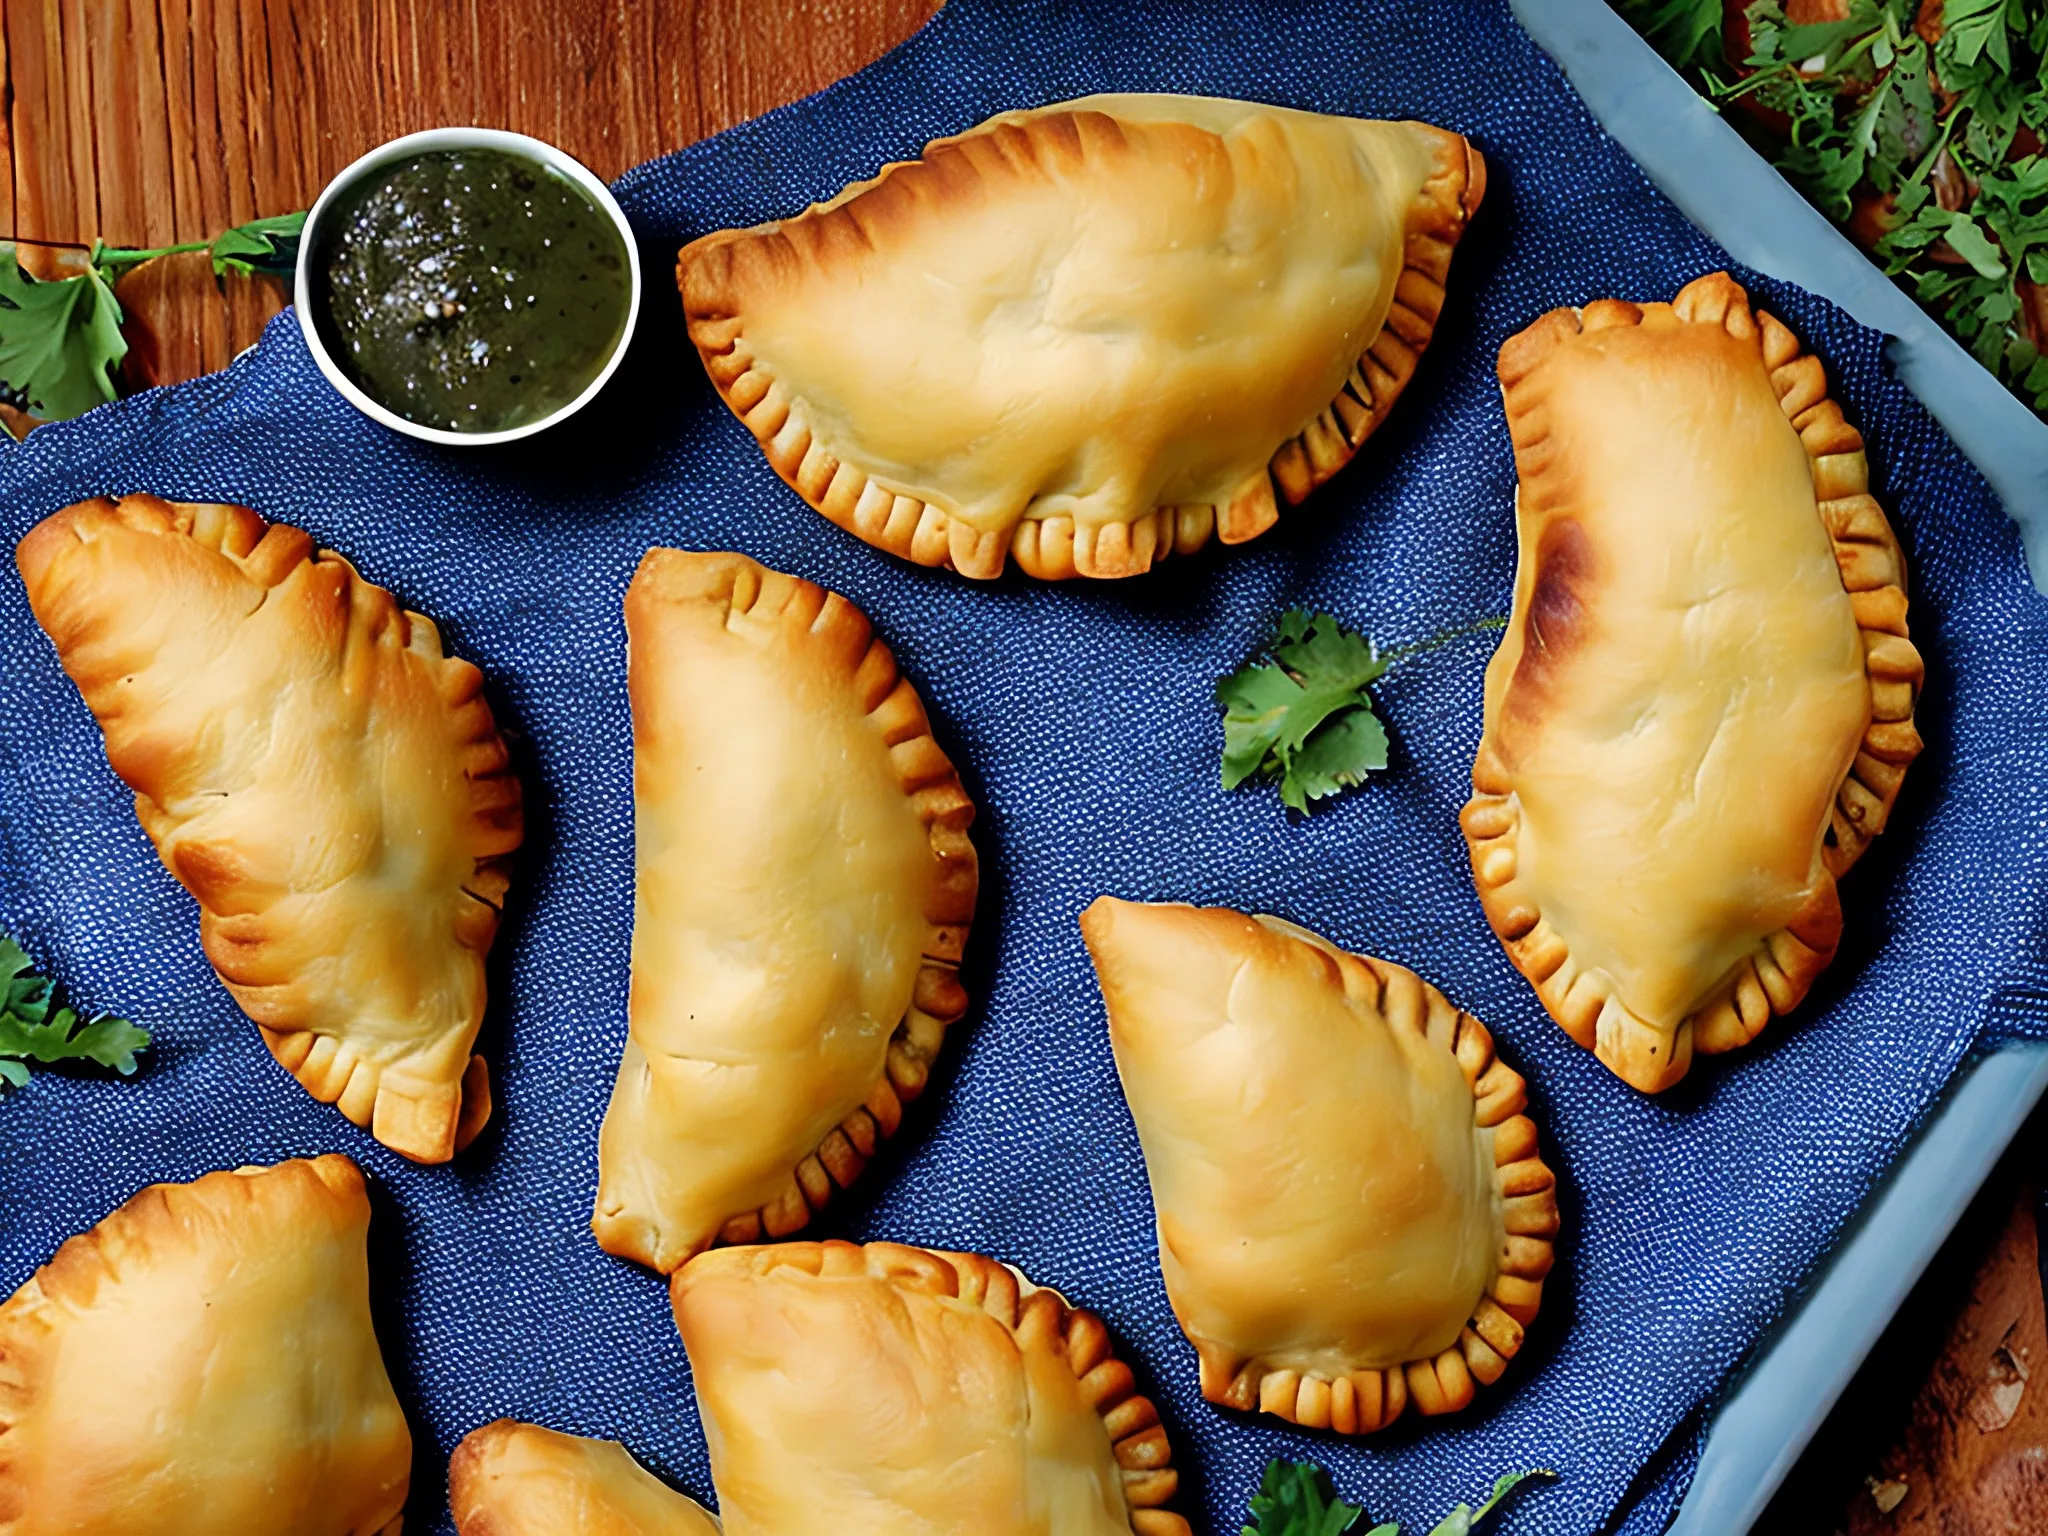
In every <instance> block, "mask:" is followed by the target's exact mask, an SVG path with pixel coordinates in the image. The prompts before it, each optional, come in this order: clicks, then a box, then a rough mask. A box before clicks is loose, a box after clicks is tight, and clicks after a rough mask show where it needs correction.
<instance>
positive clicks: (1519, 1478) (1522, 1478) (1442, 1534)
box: [1429, 1467, 1557, 1536]
mask: <svg viewBox="0 0 2048 1536" xmlns="http://www.w3.org/2000/svg"><path fill="white" fill-rule="evenodd" d="M1555 1476H1557V1474H1556V1473H1555V1472H1552V1471H1550V1470H1549V1469H1547V1468H1542V1467H1539V1468H1536V1469H1534V1470H1532V1471H1528V1472H1510V1473H1508V1474H1507V1476H1505V1477H1502V1478H1497V1479H1495V1481H1494V1485H1493V1493H1492V1495H1491V1496H1490V1497H1488V1499H1487V1501H1486V1502H1485V1503H1484V1504H1482V1505H1480V1506H1479V1507H1478V1508H1477V1509H1474V1508H1473V1507H1472V1506H1471V1505H1469V1504H1460V1505H1459V1506H1458V1507H1457V1508H1456V1509H1454V1510H1452V1511H1451V1512H1450V1513H1449V1514H1448V1515H1445V1516H1444V1517H1443V1519H1442V1520H1440V1521H1438V1522H1437V1527H1436V1529H1435V1530H1433V1531H1431V1532H1430V1533H1429V1536H1472V1527H1473V1526H1475V1525H1477V1524H1478V1523H1479V1522H1480V1521H1482V1520H1484V1519H1485V1518H1486V1517H1487V1516H1488V1515H1490V1514H1492V1513H1493V1511H1494V1510H1495V1509H1496V1508H1497V1507H1499V1504H1500V1501H1501V1500H1502V1499H1504V1498H1506V1497H1507V1496H1508V1495H1509V1494H1510V1493H1512V1492H1513V1491H1514V1490H1515V1489H1516V1488H1517V1487H1519V1486H1520V1485H1521V1484H1522V1483H1524V1482H1526V1481H1527V1480H1528V1479H1529V1478H1532V1477H1555Z"/></svg>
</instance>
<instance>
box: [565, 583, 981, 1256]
mask: <svg viewBox="0 0 2048 1536" xmlns="http://www.w3.org/2000/svg"><path fill="white" fill-rule="evenodd" d="M626 637H627V659H626V672H627V682H628V686H629V689H630V692H631V695H632V705H633V737H634V741H633V751H634V762H633V784H634V814H635V816H636V818H637V842H638V888H637V892H636V895H635V899H634V912H633V982H632V999H631V1018H630V1028H631V1033H630V1035H629V1038H628V1039H627V1041H626V1048H625V1054H624V1057H623V1058H622V1059H621V1061H620V1062H619V1077H618V1084H617V1086H616V1087H615V1088H614V1089H613V1092H612V1102H611V1107H610V1109H609V1110H608V1111H607V1112H606V1114H605V1119H604V1130H603V1134H602V1136H601V1138H600V1142H599V1151H598V1169H599V1184H598V1194H597V1211H596V1215H595V1217H594V1218H593V1220H592V1223H591V1224H592V1226H593V1228H594V1229H595V1230H596V1233H597V1239H598V1241H599V1243H601V1244H602V1245H603V1246H604V1247H605V1248H606V1249H607V1250H608V1251H610V1252H612V1253H616V1254H618V1255H620V1256H621V1257H624V1258H631V1259H638V1260H639V1261H640V1262H641V1263H643V1264H647V1265H651V1266H652V1267H653V1268H655V1269H658V1270H661V1271H663V1272H664V1273H666V1272H667V1271H669V1270H672V1269H674V1268H675V1267H676V1266H677V1265H678V1264H681V1263H682V1262H683V1261H684V1260H685V1259H687V1258H689V1257H690V1255H691V1254H693V1253H695V1252H697V1251H698V1250H699V1249H701V1248H704V1247H706V1246H707V1245H709V1244H710V1243H712V1242H713V1241H716V1240H720V1239H723V1240H724V1241H726V1242H741V1243H745V1242H756V1241H759V1240H760V1238H761V1237H762V1236H763V1235H764V1234H765V1235H767V1236H769V1237H782V1236H785V1235H787V1234H788V1233H791V1232H794V1231H795V1230H796V1229H797V1228H799V1227H801V1226H803V1225H804V1223H805V1222H807V1221H808V1220H809V1219H810V1216H811V1213H812V1211H814V1210H817V1209H820V1208H822V1207H823V1206H824V1204H825V1201H826V1200H827V1198H829V1196H830V1194H831V1192H832V1190H833V1188H834V1187H835V1186H842V1187H843V1186H844V1185H846V1184H848V1183H849V1182H851V1181H852V1179H853V1178H854V1176H855V1175H856V1174H858V1173H859V1172H860V1170H861V1169H862V1167H864V1166H865V1164H866V1162H867V1159H868V1158H870V1157H872V1156H873V1155H874V1151H875V1143H876V1141H877V1139H878V1138H880V1137H883V1136H888V1135H893V1134H894V1132H895V1130H896V1126H897V1123H898V1121H899V1120H900V1119H901V1118H902V1114H903V1102H904V1101H905V1100H907V1099H911V1098H914V1097H916V1095H917V1094H918V1093H919V1092H920V1091H921V1090H922V1089H923V1087H924V1083H925V1076H926V1072H927V1070H928V1069H929V1067H930V1064H931V1062H932V1059H933V1058H934V1057H935V1056H936V1055H937V1054H938V1050H939V1045H940V1042H941V1041H942V1040H943V1039H944V1037H945V1031H946V1026H947V1025H948V1024H950V1023H952V1022H953V1021H954V1020H955V1019H958V1018H959V1017H960V1015H961V1014H962V1013H963V1012H965V1011H966V1008H967V994H966V992H965V991H964V990H962V988H961V986H960V980H959V976H958V974H957V971H956V967H957V966H958V964H959V960H960V952H961V948H962V946H963V945H964V944H965V943H966V940H967V925H968V922H969V920H970V919H971V918H972V917H973V915H974V895H975V882H976V870H977V867H976V863H975V856H974V845H973V844H972V843H971V842H969V841H968V839H967V827H968V824H969V823H970V822H971V821H972V820H973V819H974V805H973V802H972V801H970V800H969V799H968V798H967V795H966V792H965V791H964V790H962V789H961V787H960V778H959V775H958V774H956V773H955V772H954V771H953V765H952V763H951V762H949V761H948V760H947V757H946V754H945V753H944V752H943V751H942V750H941V749H940V747H939V744H938V743H937V742H936V741H934V740H933V739H932V734H931V726H930V724H929V723H928V722H927V720H926V719H925V712H924V706H923V705H922V704H921V703H920V702H919V701H918V696H917V690H916V689H915V688H913V687H912V686H911V685H910V682H909V680H908V679H906V678H903V677H901V676H900V675H899V674H898V673H897V671H896V663H895V661H894V659H893V658H892V657H891V656H890V654H889V648H888V647H887V646H885V645H883V644H882V642H881V641H879V640H877V639H875V638H874V632H873V631H872V630H871V629H870V628H869V626H868V621H867V620H866V619H865V618H863V617H862V616H861V613H860V610H859V609H857V608H855V607H854V606H853V604H851V603H849V602H847V601H846V599H845V598H843V597H840V596H838V595H837V594H836V593H831V592H827V591H825V590H824V589H823V588H822V587H816V586H813V585H812V584H811V583H810V582H807V581H799V580H797V579H796V578H795V577H793V576H785V575H782V574H781V573H780V572H777V571H770V570H766V569H763V568H762V567H761V566H758V565H756V564H755V563H754V562H753V561H751V560H749V559H747V558H746V557H745V556H744V555H725V554H686V553H684V552H682V551H681V550H674V549H655V550H650V551H648V553H647V557H646V558H645V559H644V560H642V561H641V562H640V569H639V571H638V573H637V574H636V575H635V576H634V577H633V583H632V586H631V587H630V588H629V589H628V590H627V593H626Z"/></svg>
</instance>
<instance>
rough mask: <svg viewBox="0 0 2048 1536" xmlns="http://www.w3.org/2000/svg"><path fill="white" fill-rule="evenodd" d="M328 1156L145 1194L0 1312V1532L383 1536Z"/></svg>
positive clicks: (362, 1284) (367, 1364)
mask: <svg viewBox="0 0 2048 1536" xmlns="http://www.w3.org/2000/svg"><path fill="white" fill-rule="evenodd" d="M369 1228H370V1202H369V1197H368V1196H367V1195H366V1194H365V1192H364V1189H363V1176H362V1175H361V1174H360V1173H358V1172H357V1171H356V1167H355V1164H353V1163H351V1162H350V1161H349V1160H348V1159H347V1158H345V1157H339V1156H335V1155H332V1154H330V1155H328V1156H326V1157H317V1158H313V1159H312V1160H310V1161H307V1160H303V1159H296V1160H294V1161H291V1162H287V1163H279V1164H278V1165H277V1166H276V1167H274V1168H242V1169H238V1170H236V1171H235V1172H233V1173H209V1174H207V1175H206V1176H205V1177H204V1178H202V1179H199V1180H197V1181H196V1182H194V1183H191V1184H152V1185H151V1186H150V1187H149V1188H147V1189H145V1190H143V1191H142V1192H141V1193H140V1194H138V1195H137V1196H135V1198H134V1199H132V1200H130V1201H129V1202H128V1203H127V1204H125V1205H123V1206H122V1207H121V1208H120V1209H119V1210H117V1211H115V1212H114V1213H113V1214H112V1215H111V1216H109V1217H107V1219H106V1220H105V1221H102V1222H101V1223H100V1224H99V1225H98V1226H96V1227H94V1228H93V1229H92V1230H91V1231H90V1232H86V1233H83V1234H82V1235H80V1236H78V1237H74V1238H72V1239H70V1240H69V1241H68V1242H66V1243H64V1244H63V1245H62V1246H61V1247H59V1248H58V1250H57V1253H56V1256H55V1257H54V1258H52V1259H51V1260H50V1262H49V1263H48V1264H46V1265H44V1266H43V1267H42V1268H41V1269H39V1270H37V1271H36V1273H35V1275H34V1277H33V1278H31V1279H30V1280H29V1281H28V1283H27V1284H26V1285H24V1286H22V1288H21V1289H20V1290H18V1291H16V1292H15V1293H14V1295H13V1297H12V1298H11V1299H10V1300H9V1301H8V1302H7V1304H6V1305H5V1306H0V1536H168V1533H170V1532H176V1533H177V1536H372V1533H373V1532H382V1533H384V1536H397V1533H398V1529H399V1524H400V1512H401V1511H402V1510H403V1509H404V1507H405V1493H406V1484H407V1482H408V1480H409V1479H410V1477H411V1473H412V1436H411V1435H410V1434H409V1433H408V1432H407V1430H406V1427H405V1415H404V1414H403V1413H402V1412H400V1411H399V1407H398V1398H397V1396H396V1395H395V1394H394V1393H393V1392H392V1390H391V1380H390V1378H389V1377H388V1376H387V1375H386V1374H385V1372H384V1359H383V1356H381V1355H380V1354H379V1353H378V1352H377V1335H376V1333H375V1332H374V1331H373V1330H372V1328H371V1325H370V1267H369V1259H368V1256H367V1253H366V1251H365V1246H364V1242H365V1237H366V1234H367V1233H368V1232H369Z"/></svg>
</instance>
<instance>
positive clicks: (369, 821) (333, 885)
mask: <svg viewBox="0 0 2048 1536" xmlns="http://www.w3.org/2000/svg"><path fill="white" fill-rule="evenodd" d="M15 560H16V563H17V564H18V565H19V566H20V568H21V575H22V579H23V581H24V582H26V583H27V585H28V599H29V604H30V606H31V607H32V608H33V609H34V610H35V615H36V619H37V620H38V622H40V623H41V624H42V626H43V628H44V629H45V630H47V631H48V632H49V635H50V638H51V640H53V641H54V642H55V643H56V646H57V655H58V659H59V660H61V661H62V662H63V664H64V670H65V671H66V672H68V673H69V674H70V675H71V680H72V681H73V682H75V683H77V684H78V688H79V691H80V692H81V693H83V694H84V695H85V702H86V704H87V706H88V707H89V708H90V709H91V710H92V712H93V714H94V716H95V717H96V718H97V719H98V720H99V723H100V729H101V730H102V731H103V732H104V733H105V735H106V742H107V757H108V760H109V761H110V762H111V763H112V764H113V767H114V771H115V772H116V773H118V774H119V775H120V776H121V778H122V779H123V780H124V781H125V782H126V783H127V785H128V787H129V788H130V789H133V790H134V791H135V813H136V815H137V816H138V817H139V818H140V819H141V822H142V828H143V830H144V831H145V832H147V833H148V834H149V837H150V841H151V842H153V843H155V844H156V850H157V853H158V855H159V856H160V857H161V858H162V859H163V861H164V867H165V868H166V869H168V870H169V871H170V872H171V873H172V874H173V875H175V876H176V877H177V878H178V880H179V882H180V883H181V884H183V885H184V887H185V888H186V889H187V890H188V891H190V892H191V893H192V894H193V895H194V896H195V897H196V898H198V901H199V907H200V920H199V932H200V938H201V940H202V941H203V943H204V944H205V946H206V956H207V958H208V959H209V960H211V961H212V962H213V968H214V969H215V970H216V971H218V972H219V973H220V978H221V980H222V982H223V983H225V984H226V986H227V989H228V991H229V992H231V993H232V994H234V998H235V1001H236V1002H238V1003H239V1004H241V1006H242V1009H243V1011H244V1012H245V1013H247V1014H248V1015H249V1017H250V1018H252V1019H254V1020H255V1021H256V1023H257V1024H258V1025H260V1026H261V1027H262V1030H263V1039H264V1042H265V1043H266V1044H267V1045H269V1047H270V1050H271V1052H272V1054H273V1055H275V1056H276V1057H277V1059H278V1060H279V1061H280V1062H281V1063H283V1065H284V1066H285V1068H286V1069H287V1070H289V1071H290V1072H291V1074H292V1075H293V1076H294V1077H296V1078H297V1079H298V1080H299V1081H300V1082H301V1083H302V1084H304V1085H305V1088H306V1090H307V1091H308V1092H309V1093H311V1094H312V1095H313V1097H315V1098H316V1099H319V1100H321V1101H322V1102H323V1103H329V1104H333V1105H335V1106H336V1107H337V1108H339V1109H340V1110H341V1112H342V1113H343V1114H345V1115H347V1116H348V1118H349V1119H351V1120H353V1121H354V1122H355V1123H356V1124H357V1125H361V1126H367V1127H368V1128H369V1130H370V1132H371V1134H372V1135H374V1136H375V1137H376V1138H377V1139H378V1140H379V1141H381V1142H383V1143H384V1145H386V1146H387V1147H390V1148H391V1149H392V1150H393V1151H394V1152H400V1153H403V1154H404V1155H405V1156H407V1157H410V1158H413V1159H415V1160H417V1161H420V1162H430V1163H431V1162H446V1161H447V1160H448V1159H449V1158H450V1157H451V1156H453V1155H454V1153H455V1151H456V1149H457V1148H458V1147H461V1146H463V1145H466V1144H467V1142H468V1141H469V1139H470V1137H472V1136H474V1135H475V1134H476V1132H477V1130H478V1129H479V1128H480V1127H481V1126H482V1125H483V1123H484V1121H485V1119H486V1118H488V1116H489V1115H490V1109H491V1099H490V1080H489V1076H488V1074H487V1073H486V1071H485V1069H484V1061H483V1058H482V1057H481V1056H472V1055H471V1053H470V1050H471V1047H472V1046H473V1045H474V1044H475V1043H476V1035H477V1028H478V1026H479V1025H480V1024H481V1023H482V1021H483V1012H484V954H485V952H486V951H487V950H489V948H490V946H491V938H492V936H493V935H494V934H495V933H496V932H497V927H498V909H499V905H500V903H501V902H502V901H503V899H504V894H505V886H506V856H507V855H509V854H510V853H511V852H512V850H513V849H515V848H517V847H518V846H519V840H520V834H521V811H520V794H519V781H518V779H517V778H516V777H514V776H513V774H512V773H511V771H510V769H509V768H508V766H507V759H506V753H505V744H504V742H503V741H502V740H501V739H500V738H499V736H498V728H497V726H496V725H495V724H494V723H493V721H492V719H491V709H490V705H489V704H487V703H486V702H485V701H484V698H483V695H482V692H481V689H482V687H483V676H482V674H481V673H479V672H478V671H477V669H476V668H475V667H473V666H471V665H470V664H469V663H468V662H466V661H460V660H457V659H456V658H454V657H452V656H445V655H443V654H442V651H441V638H440V636H439V635H438V634H437V633H436V632H435V629H434V626H433V625H432V624H431V623H430V622H428V621H427V620H426V619H424V618H422V617H420V615H418V614H416V613H406V612H405V611H403V610H402V609H400V608H399V606H398V604H397V603H395V602H394V601H393V600H392V597H391V594H390V593H388V592H386V591H385V590H384V589H383V588H381V587H373V586H371V585H370V584H369V583H368V582H366V581H364V580H363V579H362V578H361V577H360V576H358V575H357V574H356V573H355V571H354V570H353V569H352V568H351V567H350V566H349V564H348V562H347V561H346V560H343V559H341V558H340V557H339V556H338V555H334V554H331V553H318V554H316V553H315V552H314V548H313V541H312V540H311V539H310V538H308V537H307V536H306V535H305V534H304V533H302V532H300V531H299V530H298V529H296V528H290V527H287V526H286V525H284V524H283V523H273V524H266V523H265V522H264V521H263V519H262V518H260V517H258V516H257V515H256V514H255V513H254V512H251V511H250V510H249V509H248V508H247V507H230V506H211V505H193V504H189V503H183V502H169V501H161V500H159V499H158V498H156V497H154V496H127V497H123V498H121V499H120V500H119V501H108V500H105V499H99V500H94V501H85V502H80V503H79V504H78V505H77V506H73V507H66V508H65V509H64V510H63V511H61V512H58V513H55V514H53V515H52V516H50V517H48V518H46V519H44V520H43V521H42V522H41V523H39V524H38V525H37V526H36V527H35V528H34V529H32V530H30V532H29V534H28V536H27V537H26V538H24V539H23V540H22V541H21V545H20V547H19V548H18V549H17V550H16V551H15Z"/></svg>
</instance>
